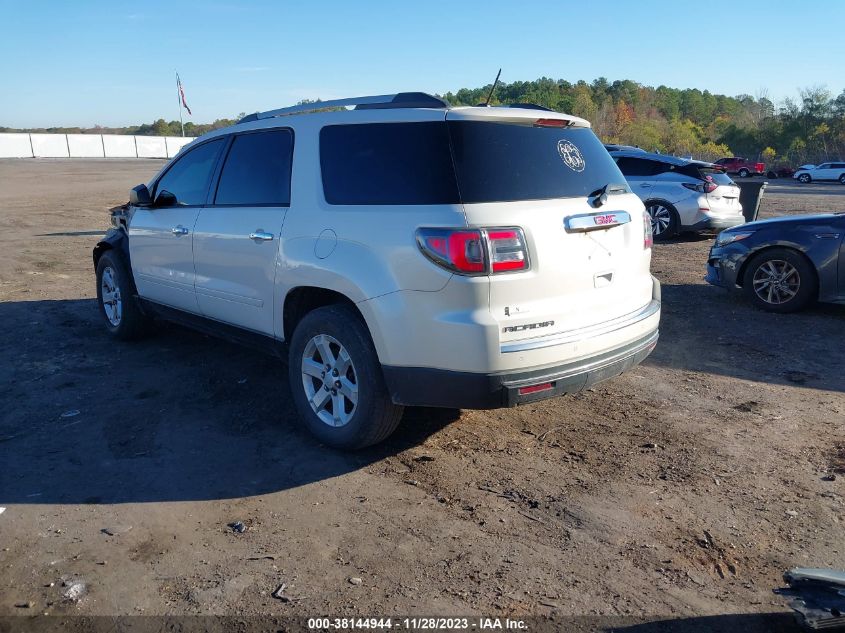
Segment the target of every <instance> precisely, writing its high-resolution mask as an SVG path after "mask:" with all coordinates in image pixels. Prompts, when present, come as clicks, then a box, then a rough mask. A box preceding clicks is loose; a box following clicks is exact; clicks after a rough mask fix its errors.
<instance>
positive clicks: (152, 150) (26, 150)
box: [0, 132, 194, 158]
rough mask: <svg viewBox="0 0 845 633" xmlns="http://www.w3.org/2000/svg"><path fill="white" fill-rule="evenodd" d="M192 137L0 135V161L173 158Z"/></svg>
mask: <svg viewBox="0 0 845 633" xmlns="http://www.w3.org/2000/svg"><path fill="white" fill-rule="evenodd" d="M193 140H194V139H193V137H181V136H125V135H121V134H27V133H13V132H4V133H2V134H0V158H33V157H34V158H173V157H174V156H176V154H177V153H178V152H179V150H180V149H182V147H184V146H185V145H187V144H188V143H190V142H191V141H193Z"/></svg>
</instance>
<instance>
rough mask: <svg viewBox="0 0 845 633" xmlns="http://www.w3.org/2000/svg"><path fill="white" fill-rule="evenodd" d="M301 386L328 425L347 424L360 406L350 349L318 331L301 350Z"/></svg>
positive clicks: (309, 401) (315, 410)
mask: <svg viewBox="0 0 845 633" xmlns="http://www.w3.org/2000/svg"><path fill="white" fill-rule="evenodd" d="M302 386H303V387H304V389H305V395H306V397H307V398H308V403H309V404H310V405H311V410H312V411H313V412H314V413H316V414H317V417H318V418H320V420H322V421H323V422H324V423H325V424H328V425H329V426H335V427H338V426H346V425H347V424H349V421H350V420H351V419H352V416H353V415H355V410H356V408H357V406H358V377H357V374H356V373H355V365H354V364H353V363H352V359H351V358H350V357H349V352H347V351H346V349H345V348H344V347H343V345H341V344H340V342H338V341H337V339H335V338H333V337H331V336H329V335H328V334H318V335H317V336H315V337H314V338H312V339H311V340H310V341H308V343H307V344H306V345H305V350H304V351H303V353H302Z"/></svg>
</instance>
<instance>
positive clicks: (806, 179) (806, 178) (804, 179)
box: [798, 174, 813, 185]
mask: <svg viewBox="0 0 845 633" xmlns="http://www.w3.org/2000/svg"><path fill="white" fill-rule="evenodd" d="M812 181H813V178H812V176H810V174H801V175H800V176H798V182H800V183H803V184H805V185H809V184H810V183H811V182H812Z"/></svg>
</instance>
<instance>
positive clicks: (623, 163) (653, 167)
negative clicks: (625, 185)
mask: <svg viewBox="0 0 845 633" xmlns="http://www.w3.org/2000/svg"><path fill="white" fill-rule="evenodd" d="M616 164H617V165H618V166H619V170H620V171H621V172H622V173H623V174H625V175H626V176H656V175H657V174H662V173H663V172H664V171H669V167H668V166H667V165H666V164H665V163H660V162H657V161H656V160H645V159H643V158H628V157H624V156H623V157H622V158H619V159H617V161H616Z"/></svg>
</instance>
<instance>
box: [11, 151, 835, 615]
mask: <svg viewBox="0 0 845 633" xmlns="http://www.w3.org/2000/svg"><path fill="white" fill-rule="evenodd" d="M161 164H162V163H161V162H160V161H144V160H126V161H120V160H108V161H104V160H100V161H94V160H91V161H86V160H72V161H71V160H64V161H62V160H6V161H0V323H2V329H0V360H2V363H0V506H2V507H5V508H6V510H5V512H4V513H3V514H0V546H1V547H0V549H2V551H0V615H32V614H40V613H49V614H55V615H70V614H82V615H124V614H147V615H151V614H152V615H163V614H175V615H180V614H232V613H241V614H246V615H273V616H287V615H293V616H318V615H366V616H370V615H381V616H386V615H393V616H398V615H409V614H416V615H422V614H426V615H450V614H451V615H457V614H464V615H467V614H478V615H493V616H502V617H504V616H508V615H509V616H520V617H522V616H546V617H549V618H556V619H553V620H550V621H552V622H564V621H566V620H562V619H561V618H565V617H566V616H570V615H580V616H583V615H602V616H611V617H612V618H613V619H612V622H613V623H614V625H615V626H617V627H618V628H621V630H630V631H651V630H664V629H658V628H654V627H656V626H657V625H653V624H641V622H643V620H648V621H664V622H665V621H667V620H669V621H676V624H678V625H679V626H680V627H681V628H679V629H678V630H695V629H696V627H703V628H701V629H700V630H715V629H717V628H718V627H719V626H724V627H725V628H724V630H736V629H738V628H742V629H744V630H745V631H746V632H751V631H768V630H784V631H785V630H792V628H793V627H792V625H791V616H788V615H787V610H786V608H785V607H784V605H783V602H782V600H781V599H779V598H778V597H777V596H775V595H773V594H772V589H773V588H775V587H778V586H780V585H781V584H782V580H781V574H782V572H783V571H784V570H785V569H787V568H789V567H793V566H812V567H836V568H845V530H843V517H845V503H843V500H845V431H843V429H845V354H843V347H844V346H845V336H843V323H845V307H843V306H819V307H816V308H814V309H811V310H810V311H808V312H805V313H802V314H797V315H785V316H778V315H771V314H766V313H763V312H760V311H757V310H756V309H754V308H752V307H750V306H749V305H748V304H747V303H746V302H745V301H744V300H741V299H739V298H736V297H733V296H730V295H728V294H727V293H726V292H724V291H722V290H720V289H717V288H713V287H710V286H708V285H707V284H705V283H704V282H703V280H702V277H703V274H704V263H705V260H706V254H707V251H708V248H709V246H710V239H709V238H706V237H694V238H684V239H680V240H677V241H675V242H672V243H670V244H665V245H658V246H657V247H656V248H655V252H654V260H653V270H654V272H655V274H656V275H657V276H658V277H659V278H660V280H661V281H662V283H663V297H664V313H663V314H664V317H663V319H664V320H663V323H662V325H661V332H662V336H661V340H660V343H659V345H658V347H657V349H656V351H655V352H654V354H653V355H652V356H651V357H650V358H649V360H647V361H646V363H645V364H644V365H643V366H641V367H639V368H637V369H636V370H634V371H632V372H630V373H628V374H626V375H624V376H622V377H620V378H617V379H615V380H613V381H611V382H609V383H605V384H603V385H601V386H599V387H598V388H596V389H594V390H591V391H589V392H585V393H583V394H579V395H576V396H572V397H566V398H562V399H557V400H552V401H545V402H542V403H540V404H536V405H530V406H526V407H523V408H518V409H507V410H499V411H492V412H479V411H454V410H420V409H417V410H409V411H408V413H407V414H406V417H405V420H404V422H403V424H402V427H401V428H400V430H399V432H397V434H396V435H395V436H394V437H393V438H391V439H390V440H389V441H388V442H387V443H386V444H384V445H382V446H379V447H377V448H375V449H372V450H369V451H365V452H362V453H357V454H352V455H347V454H340V453H335V452H332V451H329V450H327V449H324V448H322V447H320V446H319V445H317V444H316V443H315V442H314V441H313V440H312V439H311V438H310V436H308V435H307V434H306V433H305V432H304V431H301V430H300V429H299V428H298V426H297V424H296V420H295V415H294V411H293V406H292V403H291V402H290V394H289V391H288V387H287V384H286V381H285V378H284V368H283V367H282V365H281V364H280V363H279V362H278V361H277V360H274V359H272V358H270V357H265V356H262V355H260V354H258V353H255V352H253V351H250V350H246V349H241V348H238V347H235V346H233V345H230V344H228V343H225V342H221V341H219V340H215V339H212V338H208V337H205V336H203V335H200V334H196V333H194V332H191V331H188V330H184V329H181V328H178V327H176V326H164V327H162V328H161V330H160V331H159V332H158V333H157V334H156V335H155V336H153V337H152V338H150V339H148V340H145V341H143V342H139V343H136V344H114V343H111V342H110V341H109V340H108V339H107V337H106V334H105V331H104V330H103V328H102V327H101V326H100V322H99V319H100V317H99V315H98V314H97V311H96V304H95V299H94V297H95V288H94V275H93V270H92V263H91V249H92V247H93V246H94V244H95V243H96V241H97V240H98V239H99V237H100V236H101V235H102V234H103V232H104V230H105V228H106V227H107V225H108V214H107V209H108V208H109V207H110V206H113V205H114V204H118V203H120V202H122V201H123V200H125V198H126V192H127V191H128V189H129V187H131V186H133V185H135V184H137V183H138V182H142V181H145V180H147V179H148V178H149V177H150V176H152V175H153V174H154V173H155V172H156V171H157V170H158V169H159V168H160V166H161ZM831 210H845V187H842V186H840V185H815V184H814V185H809V186H798V185H795V184H792V183H791V182H785V183H784V182H782V181H777V182H776V183H774V184H772V185H771V186H770V187H769V189H768V190H767V192H766V196H765V198H764V200H763V207H762V210H761V217H766V216H771V215H778V214H783V213H807V212H819V211H831ZM74 411H78V413H77V414H74ZM834 472H838V473H839V474H838V475H837V476H836V478H835V480H834V481H829V480H828V479H829V478H827V477H826V476H827V475H830V474H831V473H834ZM235 521H242V522H243V523H244V524H245V526H246V528H247V529H246V531H245V532H243V533H235V532H233V530H232V529H230V528H229V527H227V524H229V523H232V522H235ZM104 530H107V531H109V532H112V533H113V534H108V533H106V532H105V531H104ZM350 579H360V583H358V581H357V580H355V581H354V582H355V583H358V584H353V582H350ZM76 582H79V583H83V584H84V589H79V592H80V593H79V596H78V598H79V599H78V600H70V599H67V598H65V597H63V593H65V592H67V591H68V589H69V588H70V587H71V586H72V585H73V583H76ZM63 583H64V585H63ZM281 583H286V584H287V589H286V590H285V595H286V596H287V597H289V598H290V600H288V601H283V600H279V599H274V598H273V597H272V596H271V594H272V592H273V591H274V590H275V589H276V588H277V587H278V586H279V585H280V584H281ZM21 605H22V606H21ZM763 614H769V615H763ZM569 622H570V623H571V622H572V621H569ZM585 626H588V625H585ZM624 627H627V628H624Z"/></svg>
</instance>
